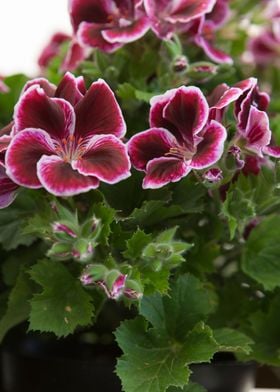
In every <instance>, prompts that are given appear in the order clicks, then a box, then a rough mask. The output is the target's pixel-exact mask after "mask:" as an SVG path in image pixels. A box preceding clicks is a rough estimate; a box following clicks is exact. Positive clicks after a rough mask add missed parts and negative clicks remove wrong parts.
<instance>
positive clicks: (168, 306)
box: [140, 274, 216, 339]
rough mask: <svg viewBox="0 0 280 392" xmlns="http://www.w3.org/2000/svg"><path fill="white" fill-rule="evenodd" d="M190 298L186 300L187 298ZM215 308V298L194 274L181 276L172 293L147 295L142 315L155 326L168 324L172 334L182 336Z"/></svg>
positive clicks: (169, 331) (160, 326)
mask: <svg viewBox="0 0 280 392" xmlns="http://www.w3.org/2000/svg"><path fill="white" fill-rule="evenodd" d="M186 299H187V300H186ZM215 308H216V297H215V296H214V294H213V292H211V290H209V289H208V288H206V287H205V286H204V285H203V283H202V282H200V281H199V280H198V279H197V278H195V277H194V276H192V275H189V274H188V275H183V276H180V277H179V279H178V280H177V282H176V284H175V285H173V286H172V290H171V293H170V296H164V297H162V296H160V295H159V294H154V295H152V296H150V297H144V298H143V300H142V302H141V307H140V314H142V315H143V316H144V317H145V318H146V319H147V320H149V321H150V322H151V323H152V324H153V325H154V326H155V327H156V328H162V327H163V326H165V328H166V330H167V331H168V333H169V334H170V335H171V336H174V337H176V338H177V339H182V338H184V337H185V336H186V334H187V333H188V332H189V331H190V330H192V329H193V328H194V326H195V325H196V324H197V323H198V322H200V321H201V320H206V319H207V317H208V316H209V314H210V313H212V312H213V311H214V310H215Z"/></svg>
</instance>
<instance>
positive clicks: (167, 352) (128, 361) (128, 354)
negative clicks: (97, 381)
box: [115, 318, 191, 392]
mask: <svg viewBox="0 0 280 392" xmlns="http://www.w3.org/2000/svg"><path fill="white" fill-rule="evenodd" d="M115 335H116V339H117V342H118V344H119V346H120V348H121V349H122V350H123V351H124V353H125V354H124V356H123V357H121V358H120V359H119V360H118V363H117V374H118V376H119V377H120V378H121V380H122V386H123V390H124V392H143V391H145V392H163V391H165V390H166V389H167V388H168V387H169V386H170V385H175V386H178V387H183V386H184V385H185V384H187V382H188V380H189V376H190V373H191V372H190V370H189V369H188V368H187V367H186V366H185V364H186V361H185V358H184V355H182V354H181V352H180V349H179V348H177V347H176V345H174V347H171V346H170V345H169V342H168V337H167V336H166V335H164V334H162V335H160V334H159V333H158V332H156V331H154V330H149V331H147V327H146V323H145V321H144V320H143V319H141V318H137V319H135V320H130V321H125V322H123V323H122V324H121V326H120V327H119V328H118V329H117V331H116V333H115Z"/></svg>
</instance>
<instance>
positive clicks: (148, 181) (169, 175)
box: [143, 157, 191, 189]
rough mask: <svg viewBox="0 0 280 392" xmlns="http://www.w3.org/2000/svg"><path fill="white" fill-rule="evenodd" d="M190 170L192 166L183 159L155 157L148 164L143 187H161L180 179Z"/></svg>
mask: <svg viewBox="0 0 280 392" xmlns="http://www.w3.org/2000/svg"><path fill="white" fill-rule="evenodd" d="M190 171H191V168H190V167H189V166H187V165H186V163H185V162H184V161H183V160H182V159H177V158H171V157H170V158H169V157H162V158H155V159H153V160H152V161H150V162H149V163H148V165H147V171H146V176H145V178H144V181H143V188H144V189H148V188H150V189H157V188H161V187H163V186H164V185H167V184H169V183H170V182H177V181H180V180H181V178H183V177H185V176H186V175H187V174H188V173H189V172H190Z"/></svg>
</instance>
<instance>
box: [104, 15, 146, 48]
mask: <svg viewBox="0 0 280 392" xmlns="http://www.w3.org/2000/svg"><path fill="white" fill-rule="evenodd" d="M149 28H150V20H149V18H147V17H146V16H143V17H142V18H140V19H138V20H136V21H135V22H134V23H132V24H131V25H129V26H127V27H119V28H113V29H108V30H103V31H102V36H103V38H104V39H105V40H106V41H108V42H110V43H111V44H113V43H119V42H122V43H128V42H133V41H136V40H137V39H139V38H141V37H143V35H145V34H146V32H147V31H148V30H149Z"/></svg>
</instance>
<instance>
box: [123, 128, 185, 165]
mask: <svg viewBox="0 0 280 392" xmlns="http://www.w3.org/2000/svg"><path fill="white" fill-rule="evenodd" d="M174 145H177V141H176V138H175V137H174V136H173V135H172V134H171V133H170V132H168V131H167V130H166V129H164V128H150V129H148V130H147V131H144V132H140V133H138V134H136V135H134V136H133V137H132V138H131V139H130V140H129V142H128V153H129V155H130V158H131V162H132V164H133V166H134V167H135V168H136V169H137V170H145V169H146V165H147V163H148V162H149V161H151V160H152V159H154V158H159V157H163V156H164V155H165V154H167V153H168V152H169V150H170V148H171V147H174Z"/></svg>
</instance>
